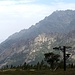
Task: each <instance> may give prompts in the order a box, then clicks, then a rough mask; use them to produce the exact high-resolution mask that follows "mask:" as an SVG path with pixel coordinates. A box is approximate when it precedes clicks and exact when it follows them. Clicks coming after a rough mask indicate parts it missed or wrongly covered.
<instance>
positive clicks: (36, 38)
mask: <svg viewBox="0 0 75 75" xmlns="http://www.w3.org/2000/svg"><path fill="white" fill-rule="evenodd" d="M74 31H75V11H74V10H65V11H55V12H53V13H52V14H51V15H49V16H47V17H45V18H44V19H43V20H41V21H40V22H38V23H36V24H35V25H32V26H31V27H30V28H29V29H23V30H21V31H20V32H18V33H15V34H13V35H11V36H9V37H8V39H6V40H5V41H4V42H2V43H1V44H0V65H1V66H3V65H6V64H14V65H18V64H23V63H24V62H27V63H32V64H35V63H37V62H38V61H41V60H42V59H43V58H44V53H47V52H50V51H53V49H52V48H53V47H55V46H59V45H61V46H62V45H71V46H72V47H73V50H71V51H70V52H71V53H72V54H73V55H72V56H71V57H72V58H73V59H75V58H74V56H75V55H74V53H75V51H74V49H75V48H74V47H75V45H74V44H75V33H74Z"/></svg>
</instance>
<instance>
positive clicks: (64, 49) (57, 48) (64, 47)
mask: <svg viewBox="0 0 75 75" xmlns="http://www.w3.org/2000/svg"><path fill="white" fill-rule="evenodd" d="M68 48H71V47H68V46H63V48H61V46H59V47H54V48H53V49H55V50H61V51H62V52H63V60H64V71H66V55H67V56H68V57H69V55H70V54H66V49H68Z"/></svg>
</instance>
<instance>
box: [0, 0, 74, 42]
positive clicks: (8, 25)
mask: <svg viewBox="0 0 75 75" xmlns="http://www.w3.org/2000/svg"><path fill="white" fill-rule="evenodd" d="M66 9H73V10H75V0H0V42H2V41H3V40H5V39H6V38H7V37H8V36H10V35H12V34H13V33H15V32H18V31H20V30H22V29H27V28H29V27H30V26H31V25H35V23H37V22H38V21H40V20H42V19H44V17H45V16H48V15H50V14H51V13H52V12H53V11H55V10H66Z"/></svg>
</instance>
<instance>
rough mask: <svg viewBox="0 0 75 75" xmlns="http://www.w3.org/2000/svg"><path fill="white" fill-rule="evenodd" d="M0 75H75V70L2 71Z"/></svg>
mask: <svg viewBox="0 0 75 75" xmlns="http://www.w3.org/2000/svg"><path fill="white" fill-rule="evenodd" d="M0 75H75V69H68V70H66V71H63V70H62V69H60V70H56V71H50V70H35V71H31V70H13V69H12V70H11V69H10V70H1V71H0Z"/></svg>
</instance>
